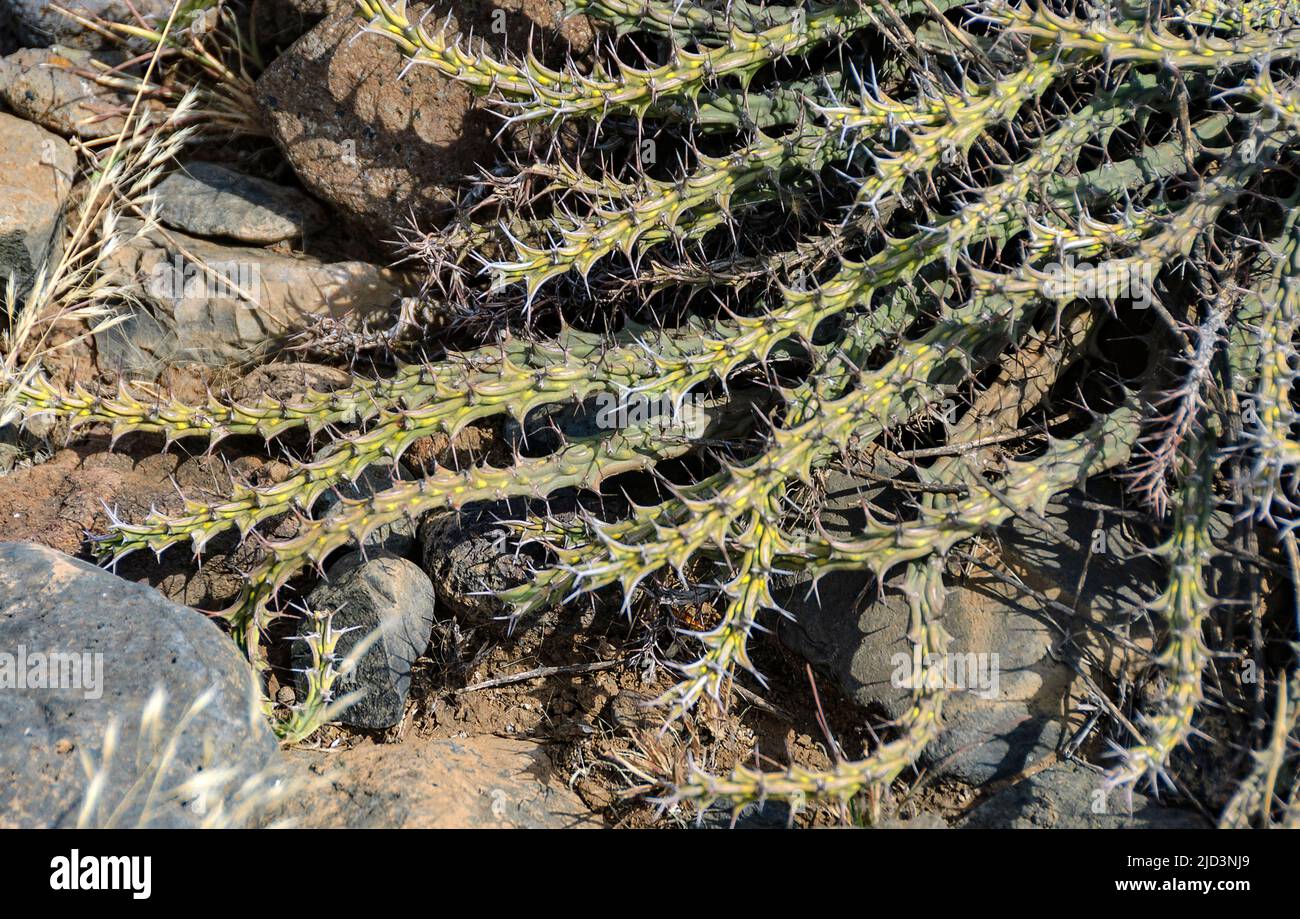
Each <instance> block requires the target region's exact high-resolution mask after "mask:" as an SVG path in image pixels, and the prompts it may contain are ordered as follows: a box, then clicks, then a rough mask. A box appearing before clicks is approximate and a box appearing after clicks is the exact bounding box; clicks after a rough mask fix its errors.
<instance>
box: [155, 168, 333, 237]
mask: <svg viewBox="0 0 1300 919" xmlns="http://www.w3.org/2000/svg"><path fill="white" fill-rule="evenodd" d="M154 200H155V202H156V203H157V205H158V219H159V220H161V221H162V222H163V223H164V224H165V225H167V226H169V227H172V228H174V229H177V230H183V231H185V232H186V233H191V234H193V235H195V236H210V237H217V238H223V237H224V238H229V239H233V240H237V241H239V242H245V243H254V244H256V245H269V244H270V243H277V242H280V241H282V240H286V239H296V238H298V237H301V236H302V235H303V234H305V233H311V232H314V231H316V230H319V229H320V228H321V227H323V226H324V225H325V220H326V218H325V212H324V210H322V209H321V207H320V205H319V204H317V203H316V202H314V201H312V200H311V199H310V198H308V197H307V196H306V195H304V194H303V193H302V192H300V191H298V190H296V189H293V188H288V187H286V186H284V185H276V184H275V183H274V182H268V181H267V180H265V179H259V178H256V177H254V176H248V175H244V174H243V173H240V172H236V171H235V170H233V169H227V168H226V167H225V166H219V165H217V164H216V163H204V162H194V163H189V164H187V165H185V166H184V167H182V168H181V169H179V170H178V171H176V172H173V173H172V174H171V175H169V176H168V177H167V178H165V179H163V180H162V182H160V183H158V186H157V187H156V188H155V189H154Z"/></svg>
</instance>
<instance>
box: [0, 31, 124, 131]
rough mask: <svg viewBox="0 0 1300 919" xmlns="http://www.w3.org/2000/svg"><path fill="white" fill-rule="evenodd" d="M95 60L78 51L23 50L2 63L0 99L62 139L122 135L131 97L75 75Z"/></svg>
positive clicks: (0, 68)
mask: <svg viewBox="0 0 1300 919" xmlns="http://www.w3.org/2000/svg"><path fill="white" fill-rule="evenodd" d="M90 58H91V55H90V53H89V52H87V51H81V50H79V49H76V48H62V47H58V46H56V47H53V48H23V49H22V50H20V51H15V52H14V53H13V54H11V55H9V56H8V57H6V58H4V59H3V60H0V97H3V99H4V101H5V102H6V103H7V104H8V106H9V107H10V108H11V109H13V110H14V111H15V112H16V113H18V114H19V115H22V116H23V117H24V118H26V119H28V120H29V121H34V122H36V123H37V124H39V125H41V126H42V127H45V128H48V129H49V130H51V131H54V132H56V133H58V134H62V135H63V136H64V137H71V136H72V135H74V134H75V135H77V136H78V137H81V138H84V139H87V140H92V139H94V138H97V137H109V136H111V135H113V134H116V133H118V132H119V131H121V130H122V127H123V125H124V124H125V118H124V116H123V115H122V114H121V110H122V109H124V108H125V107H129V106H130V104H131V100H130V98H129V97H127V96H124V95H122V94H120V93H117V92H114V91H113V90H111V89H107V88H105V87H103V86H100V85H99V84H97V83H95V82H94V81H93V80H91V79H89V78H87V77H84V76H81V75H79V74H76V73H73V72H72V71H71V70H69V69H67V68H69V67H76V68H84V69H89V67H90Z"/></svg>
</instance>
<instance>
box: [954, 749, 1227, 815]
mask: <svg viewBox="0 0 1300 919" xmlns="http://www.w3.org/2000/svg"><path fill="white" fill-rule="evenodd" d="M1101 778H1102V777H1101V776H1100V775H1099V774H1097V773H1095V772H1092V771H1091V770H1089V769H1087V768H1085V767H1084V766H1081V765H1079V764H1078V763H1057V764H1056V765H1054V766H1050V767H1048V768H1047V769H1044V770H1043V771H1042V772H1039V773H1037V774H1035V775H1032V776H1030V777H1029V778H1027V779H1025V780H1023V781H1021V782H1017V783H1016V784H1014V785H1012V786H1010V787H1009V788H1006V789H1003V790H1002V791H1000V792H997V793H996V794H994V795H993V796H992V797H990V798H989V799H987V800H986V801H984V802H983V803H981V804H979V805H977V806H976V807H975V808H974V809H973V810H972V811H971V812H970V813H969V814H967V815H966V817H965V818H964V819H963V820H962V821H961V822H960V823H958V824H957V826H958V828H960V829H1016V830H1023V829H1040V830H1046V829H1079V830H1102V829H1105V830H1127V829H1151V830H1181V829H1193V830H1195V829H1208V828H1209V826H1208V824H1206V822H1205V821H1204V820H1202V819H1201V818H1200V817H1199V816H1198V815H1197V814H1195V813H1193V812H1192V811H1189V810H1180V809H1178V808H1174V807H1166V806H1164V805H1162V804H1160V803H1159V802H1158V801H1153V800H1151V799H1149V798H1147V797H1146V796H1145V795H1142V794H1138V793H1137V792H1134V793H1133V794H1132V795H1131V796H1130V795H1128V794H1127V793H1126V792H1124V791H1122V790H1114V789H1112V790H1109V791H1108V790H1107V789H1106V788H1105V787H1104V786H1103V784H1102V781H1101Z"/></svg>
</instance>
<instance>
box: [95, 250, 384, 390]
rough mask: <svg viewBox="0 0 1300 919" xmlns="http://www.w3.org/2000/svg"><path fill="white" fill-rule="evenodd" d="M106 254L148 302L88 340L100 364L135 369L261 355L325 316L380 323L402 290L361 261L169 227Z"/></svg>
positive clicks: (359, 324)
mask: <svg viewBox="0 0 1300 919" xmlns="http://www.w3.org/2000/svg"><path fill="white" fill-rule="evenodd" d="M182 249H183V250H184V252H182V251H181V250H182ZM185 253H189V254H188V255H187V254H185ZM195 259H197V260H199V261H197V262H196V261H195ZM109 262H110V266H109V268H110V272H109V274H110V277H112V278H113V280H114V281H115V282H117V283H122V284H125V285H128V286H131V287H133V288H134V289H135V290H136V291H137V292H138V295H139V298H140V300H141V301H142V303H143V304H144V305H145V306H146V307H147V308H146V309H135V310H133V311H132V312H130V313H129V314H128V315H127V318H126V321H124V322H122V323H120V324H119V325H117V326H114V327H113V328H111V329H108V330H107V331H105V332H101V333H99V334H97V335H96V336H95V345H96V348H97V350H98V352H99V360H100V366H101V367H102V368H103V369H106V370H114V371H118V372H123V371H125V372H128V373H131V374H135V375H145V376H149V375H153V374H156V373H157V372H158V371H159V369H160V368H161V367H162V366H164V365H167V364H173V363H178V362H195V363H200V364H224V363H227V362H230V361H243V360H249V359H252V358H254V357H257V356H264V355H265V354H266V353H267V352H269V351H272V350H274V349H275V348H276V347H277V346H280V345H283V344H284V343H286V342H287V341H288V340H289V339H291V338H292V337H293V336H294V335H295V334H299V333H302V332H304V331H307V330H309V329H311V328H313V327H315V326H317V325H318V324H319V323H320V322H321V321H322V320H323V319H332V320H336V321H339V322H341V323H343V324H344V325H345V326H346V327H348V328H355V329H361V328H364V327H367V326H371V325H380V324H383V323H385V322H387V317H388V311H389V308H390V307H391V306H392V305H393V304H394V303H395V302H396V301H397V300H398V299H400V296H401V288H400V287H399V278H398V276H397V275H396V274H394V273H393V272H391V271H387V270H385V269H382V268H378V267H376V266H374V265H370V264H367V263H365V262H335V263H332V264H326V263H323V262H320V261H318V260H316V259H313V258H308V257H305V256H303V257H294V256H287V255H276V254H273V253H271V252H267V251H265V250H261V249H249V248H243V247H233V246H221V245H218V244H216V243H212V242H207V241H204V240H200V239H195V238H194V237H191V236H186V235H185V234H182V233H179V232H176V231H169V233H168V234H167V236H166V237H164V236H163V235H162V234H160V233H156V232H155V233H150V234H148V235H146V236H138V237H136V238H135V239H133V240H131V241H129V242H127V243H125V244H124V245H122V246H120V247H119V248H118V249H117V250H115V251H114V252H113V254H112V255H111V256H110V257H109ZM199 262H201V263H202V264H204V265H206V266H207V267H208V268H209V269H210V271H204V270H203V269H202V268H201V267H200V264H199ZM245 294H247V295H248V296H245Z"/></svg>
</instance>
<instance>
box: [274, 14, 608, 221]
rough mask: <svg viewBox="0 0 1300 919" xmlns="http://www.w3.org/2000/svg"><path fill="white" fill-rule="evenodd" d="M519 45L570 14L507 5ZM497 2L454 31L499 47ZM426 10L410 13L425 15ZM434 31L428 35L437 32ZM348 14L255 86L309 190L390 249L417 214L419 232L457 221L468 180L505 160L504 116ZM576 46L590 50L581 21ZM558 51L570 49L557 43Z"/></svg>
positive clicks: (462, 19) (571, 32)
mask: <svg viewBox="0 0 1300 919" xmlns="http://www.w3.org/2000/svg"><path fill="white" fill-rule="evenodd" d="M499 6H500V8H501V9H503V10H505V11H506V17H505V20H504V22H505V27H506V30H507V33H508V35H507V41H508V43H509V46H510V47H513V48H523V47H525V45H526V44H527V39H528V35H529V32H530V30H532V29H534V28H536V29H537V33H538V37H539V38H541V37H542V36H544V35H545V33H546V32H547V30H548V29H551V28H552V27H554V26H556V25H557V20H558V16H559V10H560V8H561V4H560V3H558V2H552V0H523V2H520V0H505V2H501V3H500V4H499ZM495 10H496V6H494V5H493V4H490V3H485V4H482V5H476V6H474V7H469V8H466V7H465V6H461V7H459V8H458V9H457V10H456V14H457V17H458V20H459V21H457V20H455V19H454V20H453V21H452V22H451V24H450V29H451V30H452V31H453V32H454V31H456V30H457V29H458V28H462V29H466V30H468V29H470V28H472V30H473V32H474V34H475V35H476V36H488V37H489V38H492V37H495V36H494V30H493V28H492V24H493V15H492V14H493V13H494V11H495ZM420 14H421V11H420V10H412V11H411V12H410V15H411V16H413V17H417V18H418V16H419V15H420ZM432 27H433V26H432V24H430V28H432ZM360 28H361V24H360V22H359V21H358V20H357V18H356V17H355V15H354V14H353V12H352V10H351V9H350V8H344V9H340V10H337V11H336V12H334V13H333V14H331V15H330V16H329V17H328V18H326V19H325V20H324V21H322V22H321V23H320V24H319V25H317V26H316V27H315V28H313V29H312V30H311V31H310V32H308V33H307V34H306V35H304V36H303V37H302V38H300V39H299V40H298V41H297V42H295V43H294V44H293V45H292V46H291V47H290V48H289V49H288V50H287V51H285V52H284V53H283V54H282V55H280V57H278V58H277V59H276V60H275V62H274V63H273V64H271V66H269V67H268V68H267V69H266V71H265V72H264V73H263V74H262V76H261V77H260V78H259V79H258V82H257V102H258V105H259V107H260V109H261V112H262V120H263V121H264V123H265V124H266V125H267V126H268V127H269V129H270V131H271V136H272V137H273V138H274V139H275V142H276V143H277V144H278V145H279V147H280V149H281V150H282V151H283V152H284V154H285V156H286V158H287V159H288V160H289V162H290V164H291V165H292V166H293V168H294V171H295V172H297V174H298V177H299V178H300V179H301V180H302V182H303V184H304V185H305V186H306V187H307V189H308V190H309V191H311V192H312V193H313V194H314V195H316V196H317V197H319V198H320V199H322V200H323V201H325V202H327V203H328V204H330V205H333V206H334V207H335V208H337V209H338V210H339V211H340V212H341V213H342V214H344V215H346V216H347V217H349V218H351V219H352V220H353V221H354V222H356V223H357V224H359V225H360V226H362V227H364V228H366V229H367V230H368V231H369V232H370V233H372V234H377V235H375V236H374V237H373V238H375V239H381V240H389V239H394V238H395V234H396V228H398V227H402V226H405V225H407V224H408V223H409V222H410V220H411V218H412V216H414V217H415V219H416V220H417V221H420V222H421V223H422V224H423V223H427V222H429V221H432V220H435V219H437V218H438V217H439V216H442V215H445V214H447V213H448V212H449V209H450V205H451V203H452V202H453V201H454V200H455V197H456V190H457V188H458V187H460V186H461V182H462V179H463V178H464V177H466V176H470V175H474V174H477V172H478V170H479V169H480V168H486V167H487V166H489V165H490V164H491V163H492V162H493V161H495V160H496V159H497V157H498V151H497V148H496V144H495V143H494V141H493V136H494V135H495V134H496V132H497V131H498V130H500V128H501V122H500V120H499V119H498V118H496V117H494V116H492V115H491V114H490V113H489V112H487V111H486V110H485V109H484V108H483V107H481V106H480V105H478V104H476V103H475V100H474V95H473V93H472V92H471V91H470V89H469V88H468V87H466V86H464V85H462V84H459V83H455V82H453V81H450V80H447V79H444V78H443V77H441V76H439V75H438V74H436V73H435V72H434V71H433V69H432V68H430V67H412V68H409V69H407V70H405V73H403V71H404V68H405V66H406V60H405V58H404V57H403V56H402V55H401V53H400V51H399V50H398V48H397V47H396V45H394V44H393V43H392V42H390V41H387V40H385V39H384V38H382V37H380V36H376V35H359V34H358V33H359V31H360ZM565 28H566V31H565V33H564V34H565V37H566V38H567V39H568V41H569V42H570V44H571V45H574V46H578V47H582V46H585V45H586V44H589V43H590V35H591V33H590V29H589V28H588V27H587V26H586V25H585V22H584V21H583V20H582V19H581V18H580V19H577V20H573V21H572V22H571V24H568V25H566V27H565ZM554 44H556V46H557V47H556V52H557V53H559V52H560V51H562V47H560V46H561V45H562V44H563V43H562V42H557V43H554Z"/></svg>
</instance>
